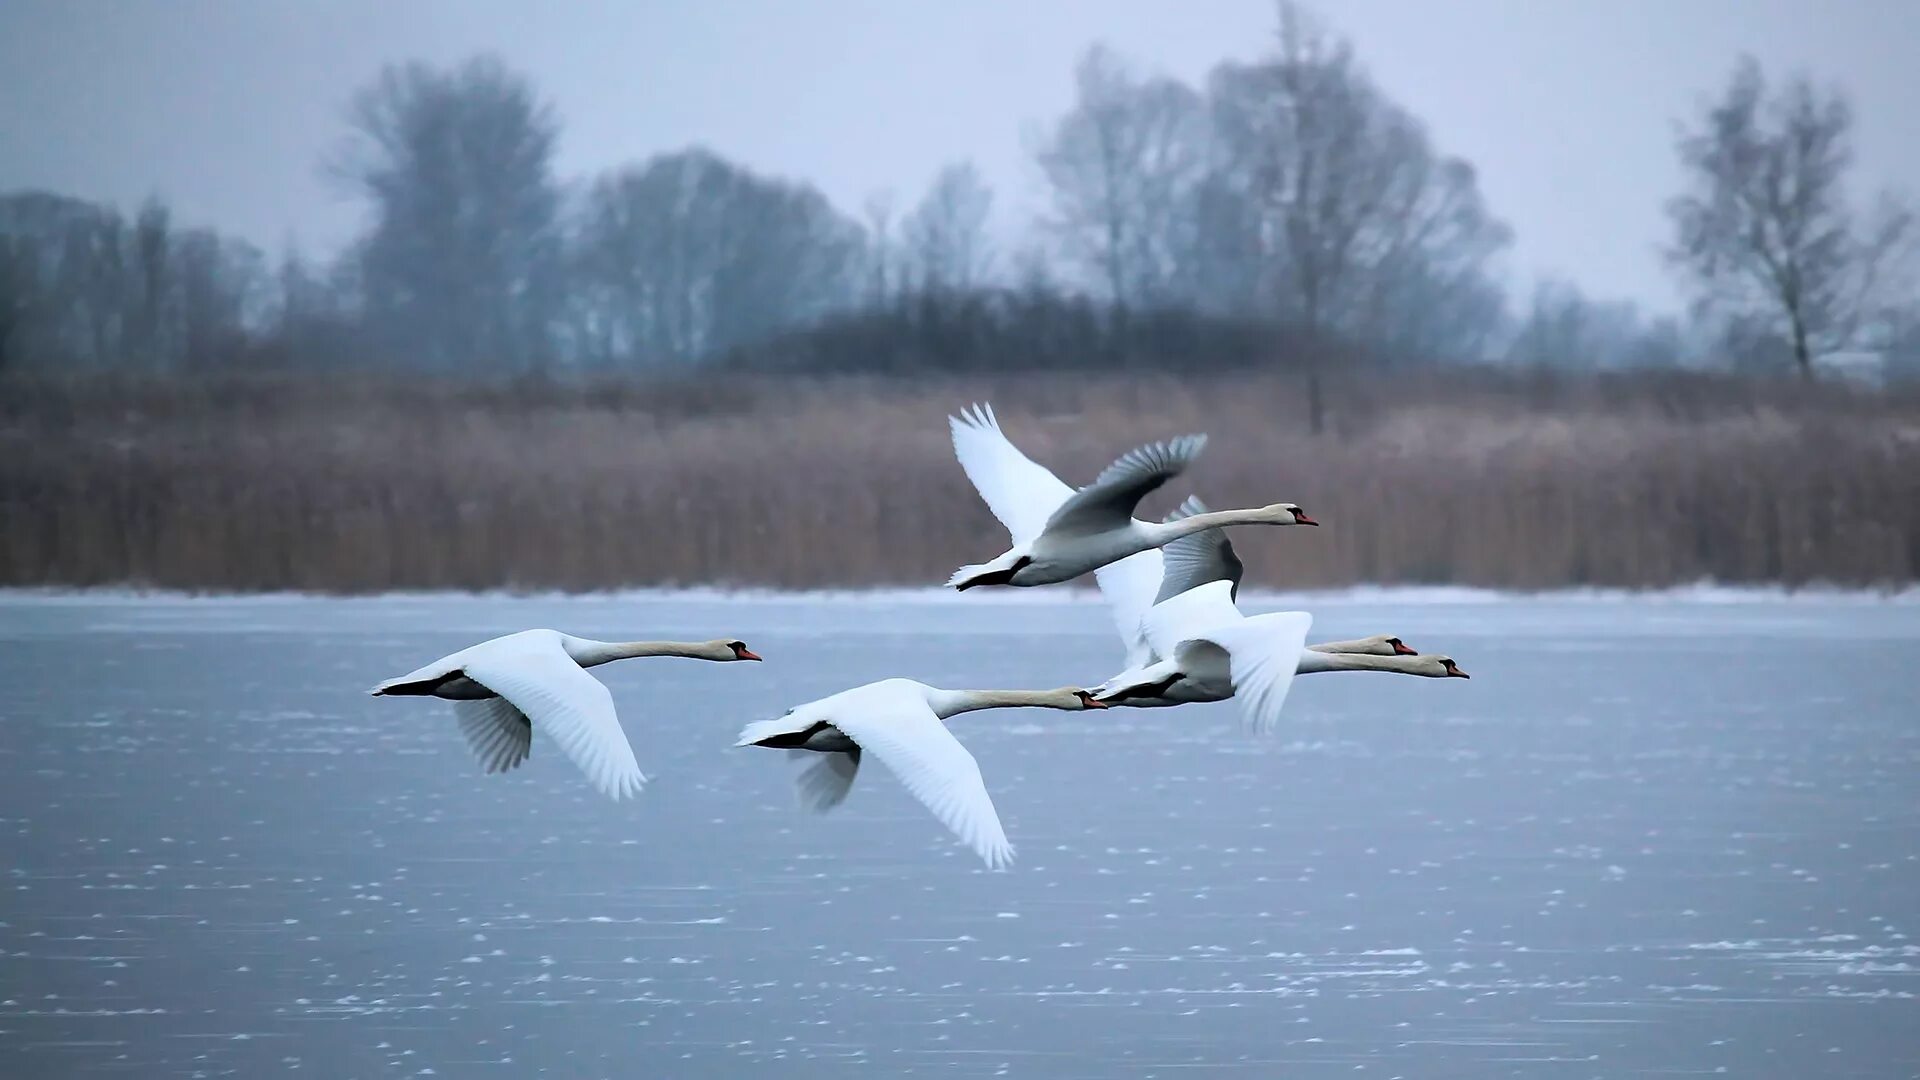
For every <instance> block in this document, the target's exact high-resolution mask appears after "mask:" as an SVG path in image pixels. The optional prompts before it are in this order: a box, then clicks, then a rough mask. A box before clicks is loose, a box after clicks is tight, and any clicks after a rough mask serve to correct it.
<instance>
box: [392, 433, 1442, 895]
mask: <svg viewBox="0 0 1920 1080" xmlns="http://www.w3.org/2000/svg"><path fill="white" fill-rule="evenodd" d="M948 423H949V426H950V427H951V428H952V432H953V448H954V454H955V456H956V457H958V458H959V461H960V466H961V468H962V469H964V470H965V471H966V474H967V478H968V479H969V480H971V481H972V482H973V486H974V488H975V489H976V490H978V491H979V493H980V497H981V498H982V499H983V500H984V501H985V502H986V504H987V506H988V508H990V509H991V510H992V511H993V514H994V516H995V517H997V518H999V519H1000V522H1001V524H1003V525H1005V526H1006V528H1007V531H1008V532H1009V533H1010V534H1011V535H1012V538H1013V546H1012V547H1010V548H1009V549H1007V550H1006V551H1005V552H1003V553H1001V554H1000V555H999V556H998V557H996V558H994V559H991V560H989V561H987V562H984V563H978V564H975V565H970V566H963V567H961V568H960V569H959V570H957V571H955V572H954V575H953V577H952V578H951V579H950V580H949V581H948V584H949V585H951V586H952V587H954V588H956V589H958V590H961V591H965V590H967V589H971V588H975V587H977V586H984V585H999V586H1015V587H1025V586H1034V585H1048V584H1053V583H1056V582H1062V581H1069V580H1072V579H1073V578H1077V577H1079V576H1081V575H1083V574H1086V573H1088V572H1092V573H1093V574H1094V576H1095V579H1096V581H1097V582H1098V584H1099V586H1100V591H1101V593H1102V595H1103V596H1104V597H1105V599H1106V601H1107V603H1108V606H1109V607H1110V608H1111V609H1112V611H1113V615H1114V620H1115V625H1116V626H1117V628H1118V629H1119V632H1120V638H1121V641H1122V643H1123V644H1124V646H1125V648H1126V650H1127V659H1126V667H1125V669H1124V670H1122V671H1121V672H1120V673H1119V674H1117V675H1115V676H1113V677H1112V678H1110V679H1108V680H1107V681H1105V682H1104V683H1101V684H1099V685H1098V686H1091V687H1071V686H1069V687H1062V688H1060V689H1057V690H942V689H940V688H938V687H933V686H928V685H926V684H925V683H919V682H915V681H913V680H911V679H883V680H880V681H879V682H873V683H868V684H866V685H864V686H857V687H854V688H853V689H851V690H844V691H841V692H840V693H837V694H834V695H831V696H829V697H824V698H821V699H820V700H818V701H811V702H808V703H806V704H804V705H798V706H795V707H794V708H792V709H790V710H789V711H788V712H787V713H786V715H784V716H782V717H780V718H779V719H776V720H761V721H756V722H754V723H750V724H748V725H747V726H746V728H745V729H744V730H742V731H741V733H740V737H739V741H738V742H736V743H735V745H736V746H761V747H769V748H773V749H782V750H786V751H788V752H789V753H790V754H792V755H793V756H795V757H799V758H807V759H810V764H808V765H807V766H806V767H805V768H804V769H803V770H802V771H801V773H800V774H799V777H798V779H797V781H796V786H797V789H798V793H799V799H800V804H801V805H802V806H803V807H804V808H806V809H808V810H811V811H814V812H825V811H828V810H831V809H832V808H834V807H835V806H838V805H839V804H840V803H841V801H842V800H844V799H845V798H846V796H847V792H848V791H849V790H850V789H851V787H852V785H853V781H854V777H855V776H856V775H857V774H858V772H859V769H860V762H861V759H862V758H863V757H864V756H866V755H868V754H871V755H873V756H874V757H875V758H877V759H879V761H880V763H881V764H883V765H885V766H886V767H887V768H888V769H889V770H890V771H892V773H893V774H894V775H895V776H896V777H898V778H899V780H900V782H901V783H902V784H904V785H905V786H906V788H907V790H908V791H909V792H911V793H912V794H913V796H914V797H915V798H917V799H919V800H920V801H921V802H922V803H923V804H925V805H926V807H927V808H928V809H929V810H931V811H932V812H933V814H934V816H935V817H937V818H939V819H940V821H941V822H942V823H943V824H944V825H946V827H947V828H948V829H950V830H952V832H953V833H954V834H955V835H956V836H958V837H959V838H960V840H961V841H962V842H964V843H965V844H966V845H967V846H968V847H970V848H972V849H973V851H974V852H975V853H976V854H978V855H979V856H980V857H981V859H983V860H985V862H986V864H987V865H988V866H989V867H990V868H999V867H1003V866H1005V865H1007V864H1008V863H1009V862H1010V861H1011V860H1012V858H1013V850H1014V849H1013V845H1012V844H1010V843H1009V842H1008V841H1007V835H1006V831H1005V830H1004V829H1002V828H1001V825H1000V816H999V814H998V813H997V812H996V811H995V810H994V807H993V800H992V798H991V797H990V796H988V794H987V788H986V783H985V782H984V781H983V780H982V779H981V776H980V767H979V765H978V764H977V763H976V762H975V761H974V759H973V755H972V754H970V753H968V752H967V749H966V748H965V747H964V746H962V745H960V741H959V740H958V739H956V738H954V736H953V733H952V732H950V731H948V730H947V727H946V721H947V720H948V719H950V718H952V717H954V716H958V715H960V714H961V713H967V712H976V711H978V710H981V709H1004V708H1021V707H1025V708H1043V709H1064V710H1079V709H1106V708H1111V707H1114V706H1131V707H1156V706H1169V705H1181V704H1187V703H1191V702H1203V701H1223V700H1226V699H1229V698H1232V699H1235V700H1237V701H1239V702H1240V704H1241V707H1242V711H1243V713H1244V716H1245V718H1246V721H1247V724H1248V726H1250V727H1251V728H1252V729H1253V730H1255V731H1262V732H1264V731H1269V730H1271V729H1272V728H1273V726H1274V725H1275V724H1276V723H1277V722H1278V719H1279V715H1280V710H1281V707H1282V705H1283V704H1284V703H1285V700H1286V696H1287V690H1288V687H1289V686H1290V685H1291V684H1292V682H1293V677H1294V676H1295V675H1305V674H1312V673H1315V672H1324V671H1383V672H1395V673H1398V674H1402V675H1414V676H1421V677H1425V678H1461V679H1464V678H1466V677H1467V674H1466V673H1465V672H1463V671H1461V670H1460V668H1459V667H1458V666H1457V665H1455V663H1454V662H1453V660H1452V658H1450V657H1447V656H1440V655H1426V654H1421V653H1417V652H1415V651H1414V650H1413V649H1410V648H1408V647H1407V645H1406V644H1405V643H1404V642H1402V641H1401V640H1400V639H1399V638H1398V637H1393V636H1389V635H1386V634H1379V635H1375V636H1373V637H1368V638H1360V639H1357V640H1353V641H1335V642H1327V643H1324V644H1319V645H1313V646H1308V645H1307V643H1306V638H1307V631H1308V628H1309V627H1310V625H1311V624H1312V621H1313V619H1312V616H1310V615H1308V614H1307V613H1306V612H1303V611H1283V612H1275V613H1272V614H1267V615H1252V616H1248V615H1243V614H1241V612H1240V610H1239V608H1238V607H1237V606H1235V599H1236V596H1237V593H1238V591H1239V586H1240V579H1241V576H1242V567H1241V563H1240V560H1239V559H1238V558H1237V557H1236V556H1235V555H1234V552H1233V547H1232V545H1231V544H1230V543H1229V542H1228V540H1227V536H1226V533H1225V532H1224V529H1225V528H1226V527H1228V526H1233V525H1317V524H1318V522H1316V521H1314V520H1313V519H1312V518H1310V517H1308V516H1307V514H1306V511H1304V510H1302V509H1301V508H1300V507H1299V506H1297V505H1295V504H1293V503H1274V504H1272V505H1270V506H1262V507H1258V508H1254V509H1247V510H1226V511H1220V512H1210V511H1208V510H1207V508H1206V507H1205V506H1204V505H1203V504H1202V503H1201V502H1200V500H1199V499H1197V498H1189V499H1188V500H1186V502H1184V503H1182V504H1181V505H1180V507H1179V509H1177V510H1175V511H1174V512H1173V513H1172V514H1170V515H1168V517H1167V519H1166V520H1165V521H1161V522H1147V521H1141V520H1139V519H1137V518H1135V517H1134V516H1133V511H1134V507H1135V506H1136V505H1137V504H1138V503H1139V502H1140V500H1141V499H1142V498H1143V497H1145V496H1146V495H1147V494H1148V493H1150V492H1152V491H1154V490H1155V489H1157V488H1159V487H1160V486H1161V485H1163V484H1165V483H1166V482H1167V481H1168V480H1170V479H1172V478H1173V477H1175V476H1178V475H1179V474H1180V473H1181V472H1182V471H1184V470H1185V469H1186V468H1187V466H1188V465H1190V464H1191V463H1192V462H1193V461H1194V459H1195V458H1196V457H1197V456H1198V455H1199V453H1200V451H1201V450H1202V449H1203V448H1204V447H1205V445H1206V436H1204V435H1189V436H1185V437H1182V438H1178V439H1172V440H1169V441H1167V442H1162V443H1155V444H1152V445H1149V446H1143V447H1140V448H1138V449H1135V450H1131V451H1129V452H1128V453H1126V454H1125V455H1123V456H1122V457H1121V458H1120V459H1119V460H1117V461H1115V462H1114V463H1113V464H1112V465H1109V466H1108V467H1107V468H1106V470H1105V471H1104V472H1102V473H1101V474H1100V475H1099V477H1098V478H1097V479H1095V480H1094V481H1093V483H1091V484H1088V485H1087V486H1086V487H1083V488H1080V489H1078V490H1075V489H1073V488H1070V487H1068V486H1067V485H1066V484H1065V483H1063V482H1062V481H1061V480H1060V479H1059V478H1058V477H1056V476H1055V475H1054V474H1053V473H1052V472H1051V471H1049V470H1048V469H1047V468H1045V467H1044V466H1042V465H1039V464H1036V463H1035V462H1034V461H1033V460H1032V459H1030V458H1028V457H1027V456H1026V455H1025V454H1023V453H1021V452H1020V450H1019V448H1018V447H1016V446H1014V445H1013V443H1012V442H1010V441H1009V440H1008V439H1007V437H1006V435H1005V434H1004V433H1002V432H1001V430H1000V425H999V423H998V421H997V420H996V419H995V418H994V415H993V410H992V408H991V407H989V406H986V405H976V406H973V407H971V408H969V409H966V410H964V411H963V412H962V413H961V415H960V416H957V417H949V418H948ZM640 656H682V657H689V658H692V659H697V660H713V661H720V662H728V661H738V660H759V659H760V656H759V655H758V654H756V653H754V652H753V651H752V650H751V649H749V648H747V645H746V642H744V641H738V640H725V639H719V640H714V641H702V642H680V641H626V642H609V641H594V640H592V639H589V638H581V637H574V636H572V635H570V634H562V633H559V632H557V631H554V630H522V631H520V632H519V633H515V634H508V635H506V636H504V637H498V638H494V639H492V640H490V641H484V642H481V643H480V644H478V645H474V646H472V647H470V648H466V649H462V650H460V651H459V652H456V653H454V654H452V655H450V656H444V657H441V658H440V659H438V660H435V661H434V662H432V663H430V664H427V665H426V666H424V667H421V668H419V669H417V670H414V671H410V672H408V673H407V674H405V675H402V676H399V677H398V678H394V679H388V680H387V681H385V682H383V683H381V684H380V685H378V686H376V687H374V688H373V691H372V693H373V694H375V695H376V696H424V697H437V698H445V699H448V700H451V701H452V702H453V708H454V716H455V719H456V720H457V721H458V724H459V728H460V733H461V735H462V736H463V737H465V739H466V741H467V745H468V746H469V747H470V748H471V749H472V751H473V753H474V756H475V757H477V758H478V759H479V762H480V765H481V767H482V768H483V769H485V770H486V771H487V772H488V773H496V772H504V771H506V770H508V769H512V768H514V767H516V766H518V765H519V764H520V763H521V762H523V761H525V760H527V755H528V754H529V752H530V751H531V748H532V742H533V729H534V728H535V727H539V728H540V729H541V730H543V731H544V732H546V733H547V735H548V736H549V737H551V738H552V739H553V740H554V741H555V742H557V743H558V744H559V745H560V749H561V750H562V752H564V753H565V754H566V755H567V756H568V757H569V758H570V759H572V761H573V762H574V764H576V765H577V766H579V768H580V769H581V771H582V772H584V773H586V775H587V778H588V779H589V780H590V781H591V782H592V783H593V785H594V786H595V787H596V788H598V789H599V790H600V791H602V792H604V793H605V794H607V795H608V796H610V797H612V798H614V799H619V798H621V797H623V796H626V795H631V794H635V793H637V792H638V791H639V790H640V788H641V787H642V786H643V785H644V784H645V783H646V777H645V776H644V775H643V774H642V773H641V771H640V766H639V763H638V762H636V761H635V760H634V756H633V747H632V746H631V745H630V744H629V743H628V742H627V737H626V733H625V732H624V731H623V730H622V729H621V727H620V721H619V718H618V716H617V715H616V713H615V711H614V706H613V695H612V694H611V693H609V692H608V690H607V688H606V686H605V685H604V684H603V683H601V682H600V681H599V680H598V679H595V678H594V677H593V676H591V675H589V674H587V670H586V669H588V668H591V667H594V666H596V665H599V664H605V663H610V662H612V661H614V660H625V659H629V658H632V657H640Z"/></svg>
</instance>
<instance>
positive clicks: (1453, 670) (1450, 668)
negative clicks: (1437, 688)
mask: <svg viewBox="0 0 1920 1080" xmlns="http://www.w3.org/2000/svg"><path fill="white" fill-rule="evenodd" d="M1447 674H1448V675H1450V676H1452V677H1453V678H1456V679H1471V678H1473V676H1471V675H1469V674H1467V673H1466V672H1464V671H1461V670H1460V669H1459V668H1458V667H1456V666H1454V665H1452V664H1448V665H1447Z"/></svg>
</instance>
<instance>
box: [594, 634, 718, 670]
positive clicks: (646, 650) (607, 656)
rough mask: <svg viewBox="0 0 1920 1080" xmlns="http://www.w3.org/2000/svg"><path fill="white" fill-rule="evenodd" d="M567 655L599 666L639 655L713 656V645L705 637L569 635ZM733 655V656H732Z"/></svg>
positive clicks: (710, 657) (709, 657) (707, 658)
mask: <svg viewBox="0 0 1920 1080" xmlns="http://www.w3.org/2000/svg"><path fill="white" fill-rule="evenodd" d="M566 645H567V655H568V656H571V657H573V662H574V663H576V664H579V665H580V666H581V667H595V666H597V665H600V664H610V663H612V662H613V661H615V660H630V659H632V658H634V657H636V656H686V657H691V658H693V659H695V660H710V659H713V656H712V652H713V650H712V645H711V643H709V642H704V641H595V640H593V639H592V638H578V637H571V636H570V637H568V638H567V639H566ZM729 659H731V657H730V656H729Z"/></svg>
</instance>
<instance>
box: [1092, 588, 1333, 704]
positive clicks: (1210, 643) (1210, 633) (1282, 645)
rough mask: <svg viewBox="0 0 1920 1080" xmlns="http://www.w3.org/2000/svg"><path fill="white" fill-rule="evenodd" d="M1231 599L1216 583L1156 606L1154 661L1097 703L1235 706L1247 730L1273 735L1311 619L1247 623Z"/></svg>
mask: <svg viewBox="0 0 1920 1080" xmlns="http://www.w3.org/2000/svg"><path fill="white" fill-rule="evenodd" d="M1232 591H1233V583H1232V582H1230V581H1226V580H1220V581H1210V582H1207V583H1206V584H1205V585H1201V586H1198V587H1196V588H1192V589H1188V590H1187V591H1186V592H1183V593H1181V594H1180V595H1178V596H1175V597H1171V598H1169V599H1167V600H1163V601H1161V602H1160V603H1158V604H1155V605H1153V607H1152V608H1151V609H1149V610H1148V612H1147V614H1146V616H1145V618H1143V619H1142V620H1141V629H1142V635H1143V637H1144V645H1145V649H1146V650H1147V651H1148V653H1149V654H1150V656H1151V658H1152V659H1150V661H1149V662H1148V663H1144V664H1139V665H1136V666H1133V667H1130V668H1128V669H1127V670H1125V671H1122V672H1121V673H1120V674H1118V675H1115V676H1114V677H1113V678H1111V679H1108V680H1107V681H1106V682H1104V683H1102V684H1101V685H1099V686H1098V687H1095V688H1094V691H1093V695H1094V699H1095V700H1097V701H1104V702H1107V703H1108V704H1127V705H1137V704H1144V703H1148V702H1151V703H1155V704H1169V705H1172V704H1181V703H1185V702H1191V701H1225V700H1226V699H1228V698H1235V699H1237V700H1238V701H1239V702H1240V703H1241V709H1242V711H1243V712H1244V713H1245V715H1246V720H1247V724H1248V726H1249V727H1251V728H1252V729H1253V730H1255V731H1260V732H1265V731H1271V730H1273V728H1274V726H1275V725H1276V724H1277V723H1279V720H1280V709H1281V707H1282V706H1283V705H1285V704H1286V700H1287V690H1288V689H1289V688H1290V687H1291V686H1292V684H1293V676H1294V673H1295V672H1296V671H1297V670H1298V669H1299V665H1300V660H1301V656H1302V655H1303V654H1304V653H1306V651H1307V630H1308V629H1309V628H1310V627H1311V626H1312V625H1313V616H1311V615H1309V614H1307V613H1306V612H1304V611H1276V612H1273V613H1272V614H1268V615H1254V616H1251V617H1249V616H1246V615H1242V614H1240V609H1239V608H1237V607H1235V606H1234V605H1233V597H1232ZM1316 655H1318V654H1316Z"/></svg>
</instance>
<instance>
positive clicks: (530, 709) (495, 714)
mask: <svg viewBox="0 0 1920 1080" xmlns="http://www.w3.org/2000/svg"><path fill="white" fill-rule="evenodd" d="M634 656H686V657H692V658H694V659H697V660H758V659H760V657H758V656H756V655H754V653H753V652H752V651H751V650H749V649H748V648H747V646H746V643H745V642H742V641H729V640H726V639H718V640H714V641H701V642H687V641H594V640H593V639H591V638H581V637H574V636H573V635H571V634H562V633H560V632H558V631H555V630H522V631H520V632H519V633H517V634H508V635H506V636H505V637H497V638H494V639H492V640H490V641H483V642H481V643H480V644H478V645H474V646H471V647H469V648H465V649H462V650H460V651H459V652H457V653H454V654H453V655H451V656H443V657H441V658H440V659H438V660H435V661H434V662H433V663H431V664H428V665H426V666H425V667H422V668H419V669H417V670H415V671H410V672H408V673H407V674H405V675H402V676H400V677H399V678H396V679H388V680H387V681H386V682H383V683H381V684H380V685H379V686H376V687H374V688H373V690H372V691H371V693H372V694H373V695H374V696H376V697H401V696H415V697H437V698H446V699H449V700H451V701H452V702H453V713H454V718H455V719H456V720H458V721H459V723H460V734H461V735H463V736H465V737H466V740H467V745H468V747H470V748H471V749H472V750H473V753H474V756H475V757H477V758H479V759H480V765H481V767H482V768H484V769H485V770H486V771H487V772H488V773H497V772H505V771H507V770H508V769H512V768H514V767H516V766H518V765H519V764H520V763H521V762H523V761H525V760H527V754H528V753H529V752H530V751H531V748H532V743H533V728H534V725H535V724H538V725H539V726H540V728H541V729H542V730H544V731H546V732H547V733H548V734H549V735H552V736H553V738H554V740H555V741H557V742H558V743H559V744H560V749H561V750H563V751H565V752H566V755H567V756H568V757H569V758H572V759H573V763H574V764H575V765H578V766H579V767H580V770H581V771H582V772H584V773H586V774H587V778H588V779H589V780H591V781H592V782H593V785H594V786H595V787H597V788H599V789H600V790H601V791H602V792H605V793H606V794H607V795H608V796H609V797H611V798H614V799H618V798H620V797H621V796H623V795H630V794H634V793H636V792H638V791H639V790H640V788H641V786H642V785H644V784H645V783H646V780H647V778H646V777H645V776H643V775H642V774H641V772H640V766H639V764H638V763H637V762H635V761H634V759H633V747H632V746H631V745H629V744H628V743H627V735H626V732H624V731H622V730H621V729H620V720H619V718H618V717H617V716H615V715H614V710H613V695H612V694H609V693H608V692H607V688H606V686H604V685H603V684H602V683H601V682H600V680H598V679H596V678H594V677H593V676H591V675H589V674H587V673H586V671H585V670H584V669H586V668H590V667H593V666H595V665H597V664H605V663H609V662H611V661H614V660H624V659H627V658H628V657H634Z"/></svg>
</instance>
